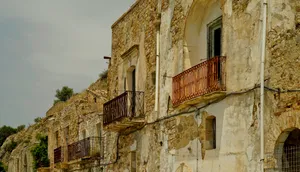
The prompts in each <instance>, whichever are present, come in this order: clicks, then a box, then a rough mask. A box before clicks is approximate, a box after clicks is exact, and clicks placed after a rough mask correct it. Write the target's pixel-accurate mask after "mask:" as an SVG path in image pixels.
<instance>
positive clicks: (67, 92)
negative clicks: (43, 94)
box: [53, 86, 74, 104]
mask: <svg viewBox="0 0 300 172" xmlns="http://www.w3.org/2000/svg"><path fill="white" fill-rule="evenodd" d="M73 94H74V92H73V89H72V88H69V87H68V86H64V87H62V89H61V90H59V89H57V90H56V94H55V97H56V98H57V99H56V100H54V103H53V104H56V103H57V102H61V101H62V102H65V101H67V100H69V99H70V98H71V97H72V95H73Z"/></svg>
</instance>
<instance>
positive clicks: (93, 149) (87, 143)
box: [68, 137, 104, 161]
mask: <svg viewBox="0 0 300 172" xmlns="http://www.w3.org/2000/svg"><path fill="white" fill-rule="evenodd" d="M103 140H104V139H103V138H101V137H89V138H86V139H83V140H80V141H78V142H75V143H73V144H70V145H68V161H72V160H76V159H81V158H85V157H86V158H95V159H102V158H103V155H104V143H103Z"/></svg>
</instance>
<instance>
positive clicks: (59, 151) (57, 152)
mask: <svg viewBox="0 0 300 172" xmlns="http://www.w3.org/2000/svg"><path fill="white" fill-rule="evenodd" d="M62 161H63V154H62V147H59V148H56V149H54V163H55V164H56V163H60V162H62Z"/></svg>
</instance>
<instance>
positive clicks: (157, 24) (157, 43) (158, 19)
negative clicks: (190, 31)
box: [154, 8, 161, 113]
mask: <svg viewBox="0 0 300 172" xmlns="http://www.w3.org/2000/svg"><path fill="white" fill-rule="evenodd" d="M158 9H159V8H158ZM160 18H161V13H160V10H158V14H157V19H156V22H155V24H156V72H155V73H156V76H155V77H156V78H155V106H154V110H155V112H157V113H158V105H159V76H160V71H159V70H160V23H161V21H160Z"/></svg>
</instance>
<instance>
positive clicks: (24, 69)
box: [0, 0, 134, 126]
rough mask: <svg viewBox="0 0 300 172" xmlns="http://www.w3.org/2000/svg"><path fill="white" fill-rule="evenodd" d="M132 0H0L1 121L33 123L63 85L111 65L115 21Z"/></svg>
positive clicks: (80, 84) (87, 80)
mask: <svg viewBox="0 0 300 172" xmlns="http://www.w3.org/2000/svg"><path fill="white" fill-rule="evenodd" d="M133 3H134V0H89V1H82V0H64V1H61V0H51V1H41V0H27V1H22V2H21V1H19V0H0V60H1V62H0V79H1V80H0V81H1V83H0V126H1V125H12V126H17V125H21V124H28V123H32V121H33V119H34V118H35V117H37V116H43V115H45V112H46V111H47V110H48V108H49V107H51V105H52V102H53V99H54V93H55V90H56V89H57V88H60V87H62V86H64V85H68V86H70V87H73V88H74V89H75V91H77V92H79V91H81V90H83V89H84V88H86V87H87V86H88V85H89V84H91V83H92V82H93V81H95V80H96V79H97V77H98V74H99V73H100V72H101V71H102V70H104V69H105V68H106V67H107V64H106V61H104V60H103V59H102V57H103V56H104V55H110V52H111V50H110V47H111V29H110V27H111V24H112V23H113V22H114V21H115V20H116V19H117V18H118V17H119V16H121V15H122V13H124V12H125V11H126V10H127V9H128V8H129V7H130V5H131V4H133Z"/></svg>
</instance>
